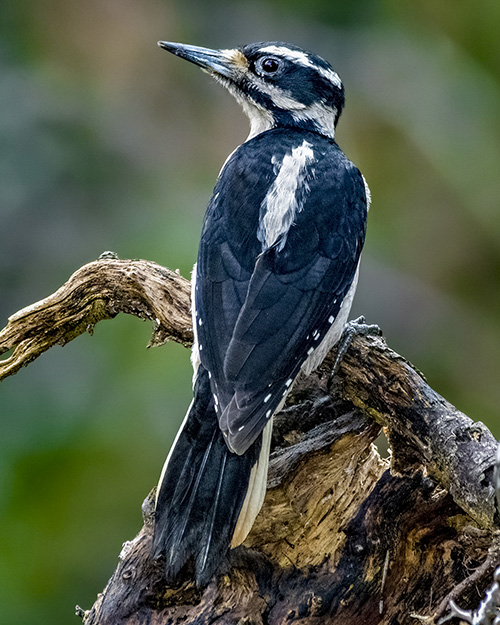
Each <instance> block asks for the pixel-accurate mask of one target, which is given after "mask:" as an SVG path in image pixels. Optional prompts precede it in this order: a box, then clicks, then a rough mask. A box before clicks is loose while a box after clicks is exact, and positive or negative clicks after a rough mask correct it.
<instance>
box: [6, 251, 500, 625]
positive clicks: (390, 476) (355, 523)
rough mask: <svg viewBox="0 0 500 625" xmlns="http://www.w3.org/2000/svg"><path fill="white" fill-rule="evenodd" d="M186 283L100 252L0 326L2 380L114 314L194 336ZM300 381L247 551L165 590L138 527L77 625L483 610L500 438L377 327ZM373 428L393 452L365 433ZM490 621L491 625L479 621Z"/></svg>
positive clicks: (494, 558) (427, 619)
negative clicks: (205, 578) (201, 582)
mask: <svg viewBox="0 0 500 625" xmlns="http://www.w3.org/2000/svg"><path fill="white" fill-rule="evenodd" d="M189 293H190V289H189V282H188V281H187V280H185V279H184V278H182V277H181V276H180V275H178V274H177V273H175V272H172V271H169V270H168V269H165V268H163V267H160V266H159V265H156V264H155V263H152V262H148V261H130V260H118V259H116V258H114V257H108V258H102V259H100V260H98V261H95V262H93V263H89V264H88V265H85V266H84V267H82V268H81V269H79V270H78V271H77V272H76V273H75V274H73V276H71V278H70V279H69V280H68V282H66V283H65V284H64V285H63V286H62V287H61V288H60V289H59V290H58V291H56V293H54V294H53V295H51V296H49V297H47V298H46V299H44V300H41V301H40V302H37V303H36V304H33V305H32V306H29V307H28V308H25V309H23V310H21V311H19V312H18V313H16V314H15V315H13V316H12V317H10V319H9V322H8V325H7V327H6V328H5V329H4V330H3V331H2V332H0V353H5V352H8V351H11V353H10V355H9V357H8V358H6V359H4V360H2V361H0V380H1V379H3V378H4V377H7V376H8V375H12V374H13V373H15V372H16V371H17V370H19V368H20V367H22V366H24V365H26V364H28V363H29V362H31V361H32V360H33V359H35V358H36V357H38V356H39V355H40V354H41V353H43V352H44V351H46V350H47V349H49V348H50V347H51V346H52V345H55V344H61V345H64V344H65V343H66V342H68V341H70V340H72V339H73V338H75V337H76V336H78V335H79V334H82V333H83V332H85V331H91V330H92V328H93V326H94V325H95V324H96V323H97V322H99V321H100V320H102V319H109V318H113V317H114V316H116V315H117V314H118V313H119V312H125V313H128V314H133V315H136V316H138V317H141V318H147V319H149V320H151V321H152V322H153V337H152V340H151V343H150V344H151V345H160V344H162V343H164V342H165V341H167V340H174V341H177V342H179V343H181V344H183V345H185V346H188V345H189V344H190V342H191V340H192V330H191V318H190V312H189V309H190V299H189V298H190V295H189ZM334 357H335V354H329V355H328V356H327V358H326V359H325V362H324V363H323V364H322V366H321V367H320V368H319V369H318V370H317V371H316V372H315V373H313V374H311V375H310V376H309V377H307V378H306V377H303V378H301V379H300V380H299V382H298V383H297V384H296V385H295V387H294V390H293V392H292V394H291V396H290V397H289V399H288V402H287V404H286V406H285V408H284V409H283V410H282V412H281V413H280V414H279V415H277V417H276V419H275V427H274V433H273V443H272V453H271V461H270V470H269V480H268V491H267V495H266V499H265V502H264V506H263V508H262V511H261V513H260V514H259V516H258V517H257V520H256V523H255V525H254V527H253V529H252V531H251V533H250V535H249V536H248V538H247V540H246V541H245V543H244V545H243V546H241V547H238V548H237V549H234V550H232V551H231V552H230V554H229V557H228V560H227V563H226V566H225V571H223V573H222V574H221V575H220V576H219V577H218V579H214V580H212V582H211V583H210V584H209V586H208V587H207V588H205V589H197V588H196V587H195V586H194V584H193V583H192V582H191V581H190V580H185V581H184V582H183V583H181V584H180V585H179V586H178V587H176V588H169V587H167V586H166V585H165V583H164V581H163V575H162V566H161V561H154V560H152V558H151V556H150V546H151V539H152V532H153V523H154V521H153V518H154V515H153V512H154V510H153V502H154V491H153V492H152V493H150V495H148V497H147V498H146V500H145V502H144V504H143V517H144V526H143V528H142V530H141V531H140V533H139V534H138V535H137V536H136V537H135V538H134V539H133V540H132V541H130V542H128V543H125V545H124V546H123V549H122V552H121V554H120V556H119V562H118V566H117V568H116V570H115V572H114V574H113V576H112V577H111V579H110V581H109V582H108V585H107V586H106V588H105V589H104V591H103V592H102V593H101V594H100V595H99V596H98V598H97V600H96V602H95V604H94V606H93V607H92V608H91V609H90V610H88V611H83V610H81V609H79V613H80V614H81V616H82V618H83V621H84V623H85V625H97V624H99V625H108V624H109V625H111V624H113V625H139V624H142V623H148V624H149V625H159V624H164V623H171V624H174V623H184V624H186V623H207V624H208V623H221V624H222V623H235V624H236V623H240V624H241V625H243V624H247V625H251V624H261V623H262V624H264V623H265V624H269V625H274V624H276V625H278V624H280V625H281V624H283V625H284V624H285V623H292V622H293V623H301V624H304V625H305V624H314V623H321V624H322V625H323V624H324V623H332V624H339V625H340V624H342V625H350V624H363V625H371V624H374V625H375V624H384V625H385V624H387V625H389V624H391V625H393V624H398V625H404V624H406V623H408V624H410V623H434V622H437V619H438V618H439V617H441V616H442V615H443V614H444V613H445V612H446V611H447V610H448V609H449V601H448V599H449V598H451V599H453V600H454V601H456V602H458V603H460V605H461V606H463V607H464V608H476V607H477V605H478V603H479V597H478V592H479V594H481V593H483V592H484V591H485V589H486V588H487V587H488V586H489V585H490V584H491V575H492V572H493V570H494V568H495V566H497V565H498V564H499V563H500V557H499V553H500V549H499V546H498V536H497V532H498V529H499V514H498V509H497V503H496V498H495V484H494V466H495V454H496V441H495V440H494V438H493V436H492V435H491V433H490V432H489V431H488V429H487V428H486V427H485V426H484V425H483V424H482V423H474V422H472V421H471V420H470V419H469V418H468V417H467V416H466V415H464V414H463V413H461V412H460V411H458V410H457V409H456V408H455V407H453V406H452V405H451V404H449V403H448V402H447V401H446V400H445V399H443V398H442V397H441V396H440V395H438V394H437V393H436V392H435V391H434V390H432V389H431V388H430V387H429V386H428V384H427V383H426V381H425V379H424V378H423V376H422V375H421V374H420V373H419V372H418V371H417V370H415V368H414V367H413V366H412V365H411V364H410V363H408V362H407V361H406V360H405V359H404V358H402V357H401V356H399V355H398V354H396V353H395V352H393V351H392V350H391V349H389V348H388V347H387V345H386V344H385V341H384V340H383V339H382V338H381V337H379V336H367V337H357V338H355V339H354V341H353V342H352V344H351V346H350V348H349V350H348V352H347V354H346V356H345V357H344V359H343V360H342V363H341V365H340V369H339V371H338V374H337V375H336V376H335V377H334V378H331V376H330V372H331V369H332V364H333V361H334V360H333V359H334ZM381 429H383V432H384V433H385V436H386V437H387V440H388V444H389V448H390V455H389V458H388V459H384V458H381V456H380V455H379V453H378V451H377V448H376V447H375V446H374V445H373V442H374V441H375V439H377V437H378V436H379V434H380V432H381ZM485 622H486V621H485Z"/></svg>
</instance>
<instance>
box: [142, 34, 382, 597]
mask: <svg viewBox="0 0 500 625" xmlns="http://www.w3.org/2000/svg"><path fill="white" fill-rule="evenodd" d="M159 45H160V46H161V47H162V48H164V49H165V50H168V51H169V52H172V53H173V54H176V55H177V56H179V57H181V58H183V59H186V60H188V61H191V62H192V63H194V64H196V65H198V66H199V67H201V68H202V69H203V70H205V71H206V72H208V73H209V74H211V75H212V76H213V77H214V78H215V79H216V80H217V81H218V82H220V83H221V84H222V85H224V86H225V87H226V88H227V89H228V90H229V91H230V93H231V94H232V95H233V96H234V97H235V98H236V100H237V101H238V102H239V103H240V104H241V105H242V107H243V110H244V112H245V113H246V114H247V116H248V117H249V120H250V134H249V136H248V138H247V140H246V141H245V142H244V143H243V144H242V145H240V146H239V147H238V148H236V150H235V151H234V152H233V153H232V154H231V155H230V156H229V157H228V158H227V160H226V162H225V163H224V165H223V167H222V170H221V172H220V174H219V177H218V179H217V183H216V185H215V188H214V191H213V195H212V198H211V200H210V203H209V205H208V208H207V211H206V215H205V220H204V223H203V229H202V234H201V242H200V248H199V253H198V261H197V264H196V265H195V268H194V270H193V276H192V285H193V287H192V311H193V330H194V336H195V342H194V346H193V352H192V363H193V368H194V399H193V402H192V403H191V406H190V408H189V410H188V413H187V415H186V417H185V419H184V422H183V424H182V426H181V429H180V430H179V433H178V434H177V437H176V440H175V442H174V444H173V447H172V449H171V451H170V454H169V456H168V458H167V460H166V462H165V466H164V468H163V471H162V475H161V477H160V481H159V485H158V494H157V501H156V517H155V534H154V547H153V548H154V553H155V555H156V556H159V557H163V558H164V559H165V572H166V579H167V581H168V582H173V581H174V580H176V578H178V577H179V574H180V573H181V571H182V572H183V574H184V572H187V573H188V574H192V573H194V576H195V579H196V582H197V584H198V585H204V584H206V583H208V581H209V580H210V579H211V578H212V577H213V575H214V574H215V573H217V572H218V571H219V570H220V567H221V564H222V562H223V560H224V558H225V556H226V554H227V552H228V550H229V549H230V548H232V547H235V546H237V545H239V544H241V543H242V542H243V540H244V539H245V537H246V536H247V534H248V532H249V531H250V529H251V527H252V525H253V522H254V520H255V517H256V516H257V514H258V512H259V510H260V508H261V506H262V503H263V500H264V495H265V491H266V481H267V467H268V458H269V448H270V441H271V429H272V423H273V415H274V414H275V413H276V412H277V411H278V410H280V408H281V407H282V406H283V403H284V401H285V399H286V397H287V395H288V393H289V392H290V389H291V388H292V386H293V383H294V380H295V379H296V377H297V376H298V374H299V372H300V371H303V372H305V373H306V374H308V373H310V372H311V371H312V370H313V369H314V368H315V367H317V366H318V365H319V364H320V363H321V361H322V360H323V358H324V356H325V355H326V353H327V351H328V350H329V349H330V348H331V347H332V346H333V345H334V344H335V343H337V342H338V341H339V338H340V337H341V335H342V331H343V329H344V326H345V324H346V321H347V318H348V314H349V311H350V308H351V303H352V300H353V296H354V291H355V289H356V283H357V279H358V269H359V261H360V256H361V250H362V248H363V243H364V239H365V229H366V217H367V211H368V206H369V198H370V195H369V191H368V187H367V186H366V183H365V181H364V178H363V176H362V175H361V173H360V172H359V170H358V169H357V168H356V167H355V166H354V165H353V164H352V163H351V162H350V161H349V160H348V159H347V158H346V156H345V155H344V154H343V152H342V151H341V150H340V148H339V147H338V145H337V143H336V142H335V128H336V125H337V122H338V119H339V117H340V114H341V112H342V108H343V105H344V87H343V85H342V82H341V80H340V78H339V76H338V75H337V73H336V72H335V71H334V70H333V69H332V67H331V66H330V65H329V63H327V62H326V61H324V60H323V59H321V58H320V57H318V56H316V55H314V54H312V53H310V52H306V51H304V50H302V49H300V48H298V47H296V46H293V45H289V44H285V43H280V42H268V43H254V44H250V45H247V46H244V47H242V48H237V49H234V50H209V49H206V48H200V47H195V46H190V45H184V44H179V43H170V42H164V41H162V42H159Z"/></svg>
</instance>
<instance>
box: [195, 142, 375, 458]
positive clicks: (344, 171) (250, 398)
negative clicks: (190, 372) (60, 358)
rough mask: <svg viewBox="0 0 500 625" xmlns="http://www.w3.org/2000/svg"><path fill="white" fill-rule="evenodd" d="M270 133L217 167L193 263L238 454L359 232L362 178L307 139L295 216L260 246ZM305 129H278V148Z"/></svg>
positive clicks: (209, 353)
mask: <svg viewBox="0 0 500 625" xmlns="http://www.w3.org/2000/svg"><path fill="white" fill-rule="evenodd" d="M270 134H272V133H265V134H264V135H260V137H257V138H256V139H254V140H253V141H252V142H249V144H244V145H243V146H242V147H241V148H240V149H239V150H238V151H237V152H236V153H235V155H233V157H232V159H231V160H230V161H229V163H228V165H227V166H226V168H225V170H224V171H223V174H222V176H221V179H220V180H219V183H218V185H217V186H216V189H215V193H214V200H213V202H212V204H211V206H210V207H209V210H208V212H207V217H206V223H205V228H204V234H203V237H202V243H201V246H200V253H199V260H198V270H197V292H196V297H195V301H196V311H197V315H198V338H199V344H200V349H201V352H200V356H201V360H202V363H203V365H204V366H205V367H206V368H207V369H208V371H210V374H211V383H212V389H213V391H214V394H215V396H216V398H217V399H216V406H217V414H218V417H219V424H220V427H221V429H222V431H223V432H224V433H225V434H226V436H227V441H228V444H229V446H230V448H231V449H233V450H234V451H236V452H237V453H243V452H244V451H246V449H248V447H249V446H250V445H251V443H252V442H253V441H254V440H255V439H256V438H257V436H258V435H259V434H260V432H261V431H262V429H263V427H264V426H265V424H266V422H267V420H268V419H269V418H270V417H271V416H272V414H274V411H275V410H276V408H277V407H278V405H279V404H280V402H281V400H282V398H283V397H284V396H285V395H286V394H287V392H288V388H289V386H290V384H291V382H292V380H293V379H294V378H295V376H296V375H297V373H298V371H299V370H300V367H301V365H302V364H303V363H304V361H305V360H306V359H307V357H308V356H309V355H310V353H311V352H312V351H313V350H314V349H315V348H316V347H317V346H318V345H319V344H320V343H321V340H322V339H323V338H324V336H325V334H326V333H327V332H328V330H329V328H330V327H331V325H332V323H333V322H334V320H335V318H336V317H337V315H338V312H339V309H340V306H341V304H342V301H343V299H344V297H345V296H346V294H347V292H348V291H349V289H350V287H351V285H352V282H353V279H354V276H355V274H356V270H357V266H358V262H359V257H360V254H361V249H362V246H363V242H364V235H365V224H366V209H367V206H366V193H365V187H364V182H363V179H362V177H361V174H360V173H359V171H358V170H357V169H356V168H355V167H354V165H352V164H351V163H350V162H349V161H348V160H347V159H346V158H345V156H344V155H343V154H342V152H341V151H340V149H339V148H338V147H337V146H336V144H335V143H333V142H331V141H329V140H327V139H321V140H320V139H319V138H317V136H314V144H313V149H314V156H315V160H314V162H312V163H311V164H310V165H309V166H308V167H309V168H310V170H309V171H308V175H307V193H305V194H303V197H302V201H301V205H300V210H299V211H298V212H297V214H296V218H295V221H294V223H293V225H292V226H291V228H290V229H289V231H288V233H287V234H286V235H285V238H284V240H283V239H281V240H280V241H277V242H276V244H275V245H273V246H272V247H270V248H268V249H265V250H264V251H263V250H262V244H261V243H260V241H259V240H258V239H257V229H258V224H259V213H260V207H261V205H262V201H263V199H264V196H265V192H266V191H267V189H268V188H269V185H270V183H271V181H272V179H273V176H274V175H275V172H274V165H273V163H275V162H276V159H275V160H274V161H272V160H271V153H272V152H271V147H272V148H273V150H274V153H275V150H276V137H274V138H271V137H266V136H265V135H270ZM304 134H305V133H296V135H297V136H292V137H290V132H289V131H288V132H287V133H286V134H284V136H283V139H286V140H283V142H282V143H281V144H280V148H281V150H282V151H283V154H284V153H287V152H289V151H290V149H291V147H293V142H295V145H297V141H299V142H302V141H304ZM258 140H260V141H258ZM287 141H288V142H289V143H287ZM266 142H267V143H266ZM269 142H272V143H271V145H268V144H269ZM255 143H260V145H255ZM250 144H252V145H250ZM290 144H292V145H290ZM266 148H267V149H266ZM266 157H267V160H266Z"/></svg>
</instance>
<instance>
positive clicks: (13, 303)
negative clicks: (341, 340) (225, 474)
mask: <svg viewBox="0 0 500 625" xmlns="http://www.w3.org/2000/svg"><path fill="white" fill-rule="evenodd" d="M499 23H500V3H498V1H497V0H480V2H479V3H470V2H456V0H455V1H454V2H453V3H452V2H451V1H450V0H447V1H446V0H445V1H443V2H438V3H437V2H434V1H433V0H419V1H418V2H413V3H409V2H400V1H397V0H376V1H374V0H370V1H369V0H338V1H337V2H334V3H332V2H329V1H327V0H310V1H309V2H307V3H304V2H298V1H297V0H274V1H271V0H269V1H268V2H265V3H264V2H253V3H249V2H246V3H243V2H241V0H234V1H232V2H230V3H229V2H215V1H214V0H185V1H184V2H182V3H181V2H177V1H174V0H163V1H160V0H143V2H141V3H134V2H132V1H131V0H122V1H121V2H118V1H117V0H99V1H97V0H88V1H87V2H85V3H68V2H64V1H63V0H49V1H48V2H43V3H37V2H34V1H33V0H17V1H16V2H14V0H7V1H6V2H4V3H3V4H2V19H1V20H0V76H1V80H0V219H1V228H0V295H1V297H0V324H1V325H4V323H5V322H6V320H7V317H8V315H9V314H12V313H13V312H15V311H16V310H17V309H19V308H21V307H22V306H25V305H28V304H30V303H32V302H33V301H35V300H37V299H40V298H41V297H44V296H46V295H47V294H49V293H51V292H52V291H54V290H55V289H56V288H57V287H58V286H59V285H60V284H61V283H62V282H63V281H64V280H65V279H66V278H67V277H68V276H69V275H70V274H71V273H72V272H73V271H74V270H75V269H77V268H78V267H79V266H81V265H82V264H84V263H85V262H88V261H90V260H93V259H95V258H96V257H97V256H98V255H99V254H100V253H101V252H103V251H104V250H106V249H111V250H113V251H115V252H117V253H118V254H119V255H120V256H121V257H122V258H129V257H132V258H134V257H141V258H148V259H151V260H155V261H157V262H159V263H162V264H164V265H166V266H169V267H171V268H177V267H178V268H180V270H181V272H182V273H183V274H184V275H189V271H190V268H191V266H192V263H193V261H194V258H195V255H196V248H197V240H198V236H199V232H200V228H201V220H202V216H203V212H204V207H205V205H206V203H207V201H208V198H209V196H210V192H211V188H212V185H213V182H214V180H215V177H216V175H217V173H218V171H219V168H220V165H221V163H222V162H223V161H224V159H225V158H226V156H227V154H228V153H229V152H230V151H231V150H232V149H233V148H234V147H235V145H237V144H238V143H239V142H241V141H242V140H244V138H245V136H246V133H247V125H246V121H245V120H244V118H243V116H242V114H241V112H240V111H239V109H238V106H237V105H236V104H235V103H234V102H233V100H232V99H231V97H230V96H229V95H228V94H227V93H225V92H224V91H223V90H222V89H220V87H218V86H217V85H215V84H213V83H212V82H211V81H210V80H209V79H208V77H207V76H205V75H203V74H202V73H200V72H198V71H197V70H196V68H194V67H192V66H188V65H187V64H185V63H182V62H181V61H180V60H178V59H177V60H176V59H174V58H173V57H170V56H168V55H166V54H165V53H164V52H162V51H160V50H159V49H157V48H156V41H157V40H158V39H170V40H174V41H175V40H178V41H185V42H189V43H194V44H199V45H206V46H213V47H230V46H233V45H238V44H241V43H247V42H249V41H259V40H284V41H291V42H294V43H297V44H299V45H302V46H304V47H307V48H310V49H313V50H315V51H316V52H318V53H320V54H322V55H323V56H325V57H326V58H328V59H329V60H330V61H331V62H332V64H333V65H334V67H335V68H336V69H337V70H338V71H339V73H340V75H341V76H342V78H343V80H344V83H345V85H346V89H347V108H346V111H345V113H344V115H343V117H342V119H341V122H340V125H339V131H338V139H339V143H340V145H341V146H342V147H343V149H344V150H345V152H346V153H347V154H348V156H350V158H352V159H353V160H354V162H356V164H358V166H359V167H360V168H361V170H362V171H363V173H364V174H365V176H366V178H367V180H368V181H369V184H370V187H371V190H372V195H373V208H372V211H371V214H370V219H369V232H368V240H367V245H366V251H365V254H364V260H363V270H362V276H361V280H360V285H359V289H358V295H357V299H356V303H355V310H354V311H353V315H356V314H361V313H363V314H365V315H366V316H367V318H368V319H369V321H370V322H377V323H379V324H380V325H381V326H382V328H383V330H384V332H385V334H386V336H387V338H388V341H389V343H390V345H391V346H392V347H394V348H395V349H397V350H399V351H400V352H401V353H402V354H403V355H405V356H406V357H407V358H409V359H410V360H412V361H413V362H415V364H416V365H417V366H418V367H419V368H420V369H422V370H423V371H425V373H426V375H427V377H428V380H429V382H430V384H431V385H432V386H433V387H434V388H436V390H438V391H439V392H441V393H442V394H443V395H444V396H445V397H446V398H447V399H449V400H450V401H452V402H453V403H454V404H456V405H457V406H458V407H459V408H461V409H462V410H464V411H465V412H466V413H467V414H469V415H470V416H471V417H473V418H475V419H478V420H482V421H484V422H485V423H487V425H488V426H489V427H490V428H491V429H492V431H493V432H494V433H495V434H496V435H497V437H498V435H499V434H500V423H499V420H498V405H499V404H500V385H499V384H498V372H499V371H500V340H499V339H500V314H499V313H500V310H499V307H500V291H499V288H498V283H499V278H500V211H499V210H498V198H499V197H500V176H499V172H500V116H499V115H498V112H499V110H500V76H499V69H500V48H499V47H498V43H497V39H498V24H499ZM149 333H150V328H149V327H148V326H147V324H144V323H141V322H140V321H138V320H136V319H132V318H120V317H119V318H117V319H115V320H113V322H108V323H103V324H100V325H98V326H97V328H96V330H95V333H94V336H93V337H90V336H85V337H81V338H79V339H78V340H77V341H75V342H73V343H71V344H70V345H68V346H66V347H65V348H64V350H60V349H54V350H52V351H51V352H49V353H47V354H46V355H44V356H43V357H42V358H41V359H40V360H38V361H37V362H35V363H33V364H32V365H30V367H29V368H28V369H25V370H23V371H21V372H20V373H18V374H17V375H16V376H15V377H13V378H11V379H8V380H6V381H5V382H4V383H3V384H2V386H1V388H0V406H1V421H0V487H1V488H0V514H1V517H0V518H1V535H2V541H1V543H0V544H1V547H0V607H1V609H0V624H3V623H5V624H6V625H7V624H9V625H10V624H11V623H16V624H18V625H28V624H30V625H31V623H35V622H36V623H37V624H38V625H44V624H47V625H48V624H49V623H50V624H51V625H56V624H57V623H66V622H69V621H70V619H71V616H69V615H71V613H72V611H73V608H74V606H75V604H77V603H78V604H80V605H82V606H83V607H89V606H90V605H91V603H92V602H93V600H94V598H95V595H96V593H97V592H98V591H99V590H101V588H102V587H103V586H104V584H105V582H106V580H107V578H108V577H109V575H110V574H111V572H112V571H113V569H114V566H115V560H116V556H117V553H118V552H119V550H120V545H121V543H122V542H123V541H125V540H127V539H130V538H132V537H133V536H134V534H135V532H136V531H137V529H138V528H139V527H140V525H141V518H140V503H141V502H142V499H143V498H144V497H145V496H146V494H147V493H148V491H149V489H150V488H151V487H152V485H153V484H154V483H155V482H156V480H157V478H158V475H159V473H160V469H161V466H162V463H163V461H164V459H165V457H166V454H167V451H168V447H169V445H170V441H171V440H172V438H173V436H174V434H175V431H176V429H177V427H178V425H179V423H180V421H181V419H182V417H183V414H184V411H185V409H186V408H187V406H188V404H189V401H190V376H191V373H190V367H189V354H188V353H187V351H186V350H184V349H183V348H181V347H179V346H175V345H167V346H165V347H163V348H160V349H155V350H146V349H145V345H146V344H147V342H148V339H149ZM75 619H76V617H75ZM75 622H77V621H76V620H75Z"/></svg>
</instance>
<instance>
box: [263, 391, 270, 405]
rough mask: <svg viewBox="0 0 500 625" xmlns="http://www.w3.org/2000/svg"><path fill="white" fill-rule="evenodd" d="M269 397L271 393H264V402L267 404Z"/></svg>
mask: <svg viewBox="0 0 500 625" xmlns="http://www.w3.org/2000/svg"><path fill="white" fill-rule="evenodd" d="M270 399H271V393H269V395H266V396H265V397H264V403H265V404H267V402H268V401H269V400H270Z"/></svg>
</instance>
